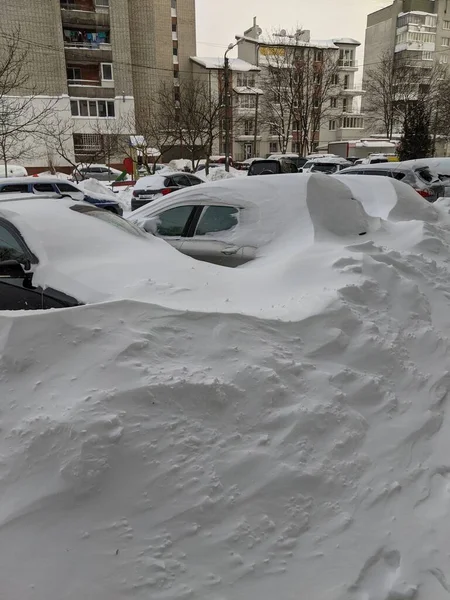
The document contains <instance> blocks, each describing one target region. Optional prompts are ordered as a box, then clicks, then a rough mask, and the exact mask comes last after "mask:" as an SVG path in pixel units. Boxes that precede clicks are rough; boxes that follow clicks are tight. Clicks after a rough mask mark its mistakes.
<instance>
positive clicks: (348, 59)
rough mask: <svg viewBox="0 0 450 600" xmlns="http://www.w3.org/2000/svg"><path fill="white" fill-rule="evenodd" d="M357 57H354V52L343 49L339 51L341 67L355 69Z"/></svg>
mask: <svg viewBox="0 0 450 600" xmlns="http://www.w3.org/2000/svg"><path fill="white" fill-rule="evenodd" d="M354 59H355V55H354V51H353V50H350V49H343V48H341V49H340V50H339V65H340V66H341V67H354V66H356V63H355V60H354Z"/></svg>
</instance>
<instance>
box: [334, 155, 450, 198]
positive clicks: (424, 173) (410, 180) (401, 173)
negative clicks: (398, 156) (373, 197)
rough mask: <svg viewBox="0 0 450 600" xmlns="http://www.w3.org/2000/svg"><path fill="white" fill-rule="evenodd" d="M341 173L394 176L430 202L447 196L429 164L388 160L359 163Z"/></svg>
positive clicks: (340, 173) (443, 186)
mask: <svg viewBox="0 0 450 600" xmlns="http://www.w3.org/2000/svg"><path fill="white" fill-rule="evenodd" d="M339 175H377V176H380V177H393V178H394V179H397V180H398V181H403V182H404V183H407V184H408V185H410V186H411V187H412V188H414V189H415V190H416V192H417V193H419V194H420V195H421V196H422V197H423V198H425V199H426V200H428V202H436V200H437V199H438V198H442V197H443V196H445V185H443V183H442V181H441V180H440V179H439V177H438V175H437V173H435V172H434V171H432V170H431V169H429V168H428V167H427V166H420V167H411V166H409V165H404V164H403V163H401V162H397V163H395V162H387V163H381V164H372V165H357V166H354V167H349V168H348V169H343V170H342V171H340V172H339Z"/></svg>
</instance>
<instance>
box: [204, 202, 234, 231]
mask: <svg viewBox="0 0 450 600" xmlns="http://www.w3.org/2000/svg"><path fill="white" fill-rule="evenodd" d="M238 222H239V209H238V208H235V207H234V206H208V207H206V208H205V210H204V211H203V213H202V216H201V217H200V220H199V222H198V225H197V229H196V231H195V235H207V234H208V233H217V232H219V231H228V230H229V229H233V227H236V225H237V224H238Z"/></svg>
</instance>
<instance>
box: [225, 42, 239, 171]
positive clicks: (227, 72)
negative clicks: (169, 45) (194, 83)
mask: <svg viewBox="0 0 450 600" xmlns="http://www.w3.org/2000/svg"><path fill="white" fill-rule="evenodd" d="M243 39H244V38H239V39H238V40H237V42H235V43H234V44H230V45H229V46H228V48H227V49H226V51H225V54H224V57H223V62H224V77H225V81H224V90H225V171H229V170H230V153H231V152H230V59H229V58H228V52H230V50H233V48H235V47H236V46H237V45H238V44H240V43H241V42H242V41H243Z"/></svg>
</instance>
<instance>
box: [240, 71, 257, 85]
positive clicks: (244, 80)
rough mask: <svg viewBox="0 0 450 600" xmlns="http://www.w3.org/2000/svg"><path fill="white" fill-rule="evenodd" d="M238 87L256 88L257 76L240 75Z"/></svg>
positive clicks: (250, 74) (249, 74)
mask: <svg viewBox="0 0 450 600" xmlns="http://www.w3.org/2000/svg"><path fill="white" fill-rule="evenodd" d="M237 85H238V87H255V75H254V74H253V73H238V74H237Z"/></svg>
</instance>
